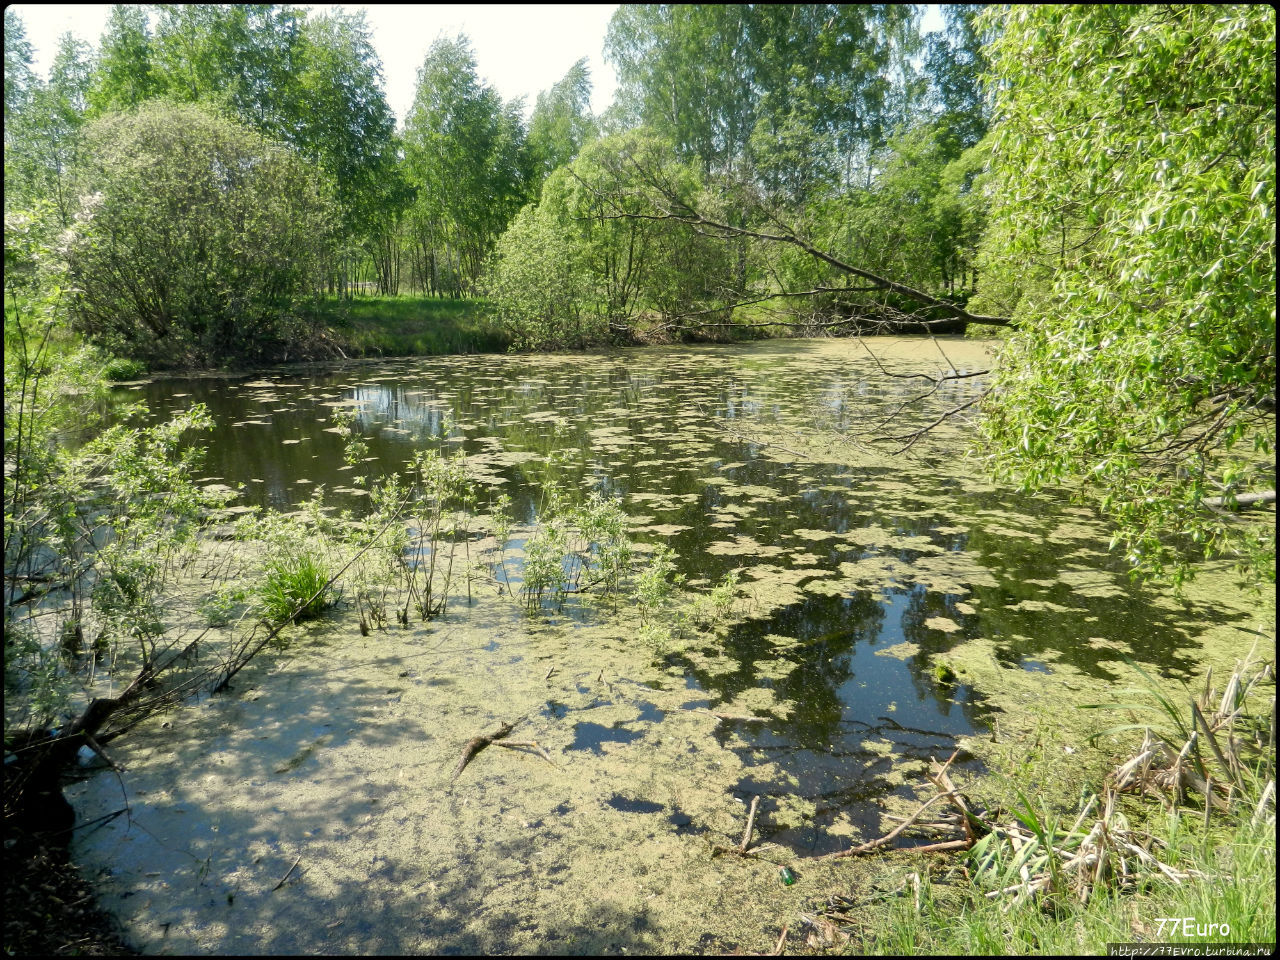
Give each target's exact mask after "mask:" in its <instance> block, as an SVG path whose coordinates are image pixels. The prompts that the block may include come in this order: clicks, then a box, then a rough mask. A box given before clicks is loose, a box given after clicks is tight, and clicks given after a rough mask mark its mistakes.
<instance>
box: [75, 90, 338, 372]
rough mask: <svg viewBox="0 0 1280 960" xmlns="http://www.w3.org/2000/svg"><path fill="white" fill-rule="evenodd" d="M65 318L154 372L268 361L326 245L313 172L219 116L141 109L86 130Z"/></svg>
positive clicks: (323, 206) (284, 341) (287, 340)
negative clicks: (69, 310)
mask: <svg viewBox="0 0 1280 960" xmlns="http://www.w3.org/2000/svg"><path fill="white" fill-rule="evenodd" d="M85 145H86V158H87V159H86V160H85V162H84V163H83V164H82V166H81V168H80V169H79V173H78V180H77V183H78V186H77V192H78V195H79V212H78V213H77V215H76V218H75V221H74V222H73V224H72V227H71V231H70V233H69V235H68V241H69V242H68V243H67V246H66V258H67V266H68V271H69V279H70V287H71V290H72V291H73V293H72V297H71V302H70V309H71V316H72V321H73V324H74V325H75V326H76V327H77V328H78V329H79V330H80V331H81V332H83V333H84V334H85V335H86V336H88V338H89V339H90V340H91V341H93V342H94V343H96V344H97V345H99V346H101V347H104V348H106V349H107V350H109V351H110V352H111V353H113V354H116V355H119V356H122V357H128V358H131V359H135V360H140V361H143V362H146V363H148V364H150V365H151V366H153V367H166V366H167V367H173V366H182V365H193V366H195V365H223V364H226V363H228V362H240V363H245V362H257V361H263V360H270V359H277V358H280V357H281V356H282V355H283V354H285V353H286V352H287V350H288V348H289V346H290V344H292V343H295V342H297V341H300V340H302V339H304V338H305V337H307V336H308V335H309V330H308V328H307V327H306V325H304V324H303V322H302V321H301V320H300V311H299V307H300V304H301V302H302V301H303V300H305V299H307V298H309V297H310V296H311V294H312V293H313V291H314V290H315V289H316V287H317V278H318V276H319V271H320V269H321V265H322V263H323V260H324V257H325V255H326V252H327V250H328V246H329V240H328V238H329V233H330V229H329V224H330V221H331V219H332V218H331V216H330V205H329V203H328V201H327V200H326V197H325V194H326V188H325V186H324V178H323V176H322V175H321V173H320V172H319V171H318V170H317V169H315V168H313V167H311V166H310V165H309V164H307V163H306V162H305V161H303V160H301V159H300V158H298V157H297V156H295V155H294V154H292V153H290V152H289V151H288V150H286V149H285V148H284V147H281V146H279V145H276V144H273V143H270V142H269V141H267V140H264V139H263V138H262V137H261V136H259V135H258V134H256V133H254V132H253V131H251V130H249V129H247V128H245V127H242V126H240V125H239V124H237V123H235V122H234V121H232V120H228V119H226V118H223V117H219V116H216V115H214V114H211V113H209V112H208V111H207V110H206V109H204V108H202V107H199V106H196V105H194V104H175V103H166V102H163V101H153V102H150V103H146V104H144V105H142V106H141V107H139V108H138V109H137V110H136V111H134V112H132V113H121V114H111V115H108V116H105V117H103V118H101V119H100V120H98V121H96V122H95V123H93V124H92V125H91V126H90V127H89V128H87V130H86V133H85Z"/></svg>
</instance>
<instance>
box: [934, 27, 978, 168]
mask: <svg viewBox="0 0 1280 960" xmlns="http://www.w3.org/2000/svg"><path fill="white" fill-rule="evenodd" d="M983 8H984V4H980V3H948V4H944V5H943V7H942V12H943V17H944V18H945V21H946V29H945V30H941V31H937V32H935V33H930V34H928V35H927V36H926V37H925V38H924V45H925V66H924V74H925V78H926V80H927V83H928V88H929V92H928V101H929V106H930V107H931V108H932V109H933V111H934V112H935V115H936V120H935V122H936V123H938V124H939V133H940V134H941V135H942V139H943V142H944V144H945V146H946V147H947V149H948V152H949V154H950V155H951V157H950V158H952V159H954V157H956V156H959V155H960V153H961V152H963V151H964V150H967V149H969V148H970V147H972V146H974V145H976V144H977V143H978V141H979V140H981V139H982V138H983V136H984V135H985V134H986V132H987V129H988V127H989V126H990V124H991V107H990V102H989V100H988V98H987V96H986V94H985V92H984V90H983V88H982V76H983V74H984V73H986V71H987V69H988V64H987V58H986V55H985V54H984V53H983V45H984V44H985V43H987V42H989V41H990V40H991V39H993V37H992V36H990V35H985V34H984V33H983V32H982V31H981V30H979V28H978V15H979V14H980V13H981V12H982V10H983ZM994 22H995V21H989V23H994Z"/></svg>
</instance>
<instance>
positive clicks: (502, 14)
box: [13, 3, 617, 123]
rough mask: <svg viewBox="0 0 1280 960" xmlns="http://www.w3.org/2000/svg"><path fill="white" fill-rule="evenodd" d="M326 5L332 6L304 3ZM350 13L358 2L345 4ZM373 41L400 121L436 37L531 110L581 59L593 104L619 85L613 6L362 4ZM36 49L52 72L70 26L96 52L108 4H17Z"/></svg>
mask: <svg viewBox="0 0 1280 960" xmlns="http://www.w3.org/2000/svg"><path fill="white" fill-rule="evenodd" d="M302 6H306V7H308V8H309V9H313V10H327V9H331V8H332V7H334V6H335V4H304V5H302ZM344 6H345V8H346V9H348V10H356V9H359V8H360V6H361V5H360V4H345V5H344ZM363 6H364V9H365V11H366V14H365V19H366V21H367V22H368V24H369V26H370V28H371V31H372V38H373V46H374V48H375V49H376V50H377V51H378V56H379V57H380V58H381V60H382V75H383V79H384V81H385V84H386V93H387V102H388V103H389V104H390V105H391V109H392V110H394V111H395V113H396V116H397V117H398V118H399V119H400V121H401V122H402V123H403V121H404V118H405V117H406V115H407V114H408V112H409V107H410V106H411V105H412V104H413V94H414V88H415V86H416V85H417V75H418V68H419V67H420V66H422V60H423V58H424V57H425V56H426V54H427V48H428V47H430V46H431V44H432V42H433V41H434V40H435V39H436V38H437V37H438V36H441V35H443V36H446V37H452V36H454V35H456V34H458V33H460V32H461V33H465V34H466V35H467V37H468V38H469V39H470V40H471V49H472V50H473V51H474V53H475V57H476V68H477V71H478V72H479V74H480V76H481V77H482V78H484V79H485V80H486V81H488V82H489V83H490V84H492V85H493V87H494V88H495V89H496V90H497V91H498V93H499V94H501V96H502V98H503V99H504V100H510V99H512V98H514V97H519V96H523V97H525V98H526V103H525V109H526V114H527V112H528V111H530V110H532V109H533V105H534V102H535V101H536V100H537V98H538V93H539V92H540V91H542V90H546V89H547V88H548V87H550V86H551V85H552V84H553V83H555V82H556V81H557V80H560V79H561V78H562V77H563V76H564V75H565V74H566V73H568V72H569V68H570V67H571V66H573V64H574V63H575V62H576V61H577V60H578V59H579V58H581V57H587V58H588V65H589V67H590V70H591V82H592V97H591V108H592V110H593V111H595V112H596V113H600V112H602V111H603V110H604V109H605V108H606V107H607V106H609V104H610V103H612V102H613V92H614V89H615V87H616V85H617V83H616V81H615V79H614V74H613V68H612V67H610V66H609V65H607V64H606V63H605V62H604V56H603V50H604V34H605V30H606V28H607V27H608V25H609V18H610V17H612V16H613V11H614V10H616V9H617V6H616V4H576V5H571V4H543V5H524V4H521V5H517V4H432V3H422V4H364V5H363ZM13 8H14V10H15V11H16V12H17V14H18V15H19V16H20V17H21V18H22V23H23V26H24V27H26V31H27V39H28V40H30V41H31V45H32V47H33V48H34V52H35V68H36V71H37V72H38V73H39V74H40V75H41V76H45V77H47V76H48V69H49V64H50V63H52V61H53V55H54V54H55V53H56V52H57V47H58V38H59V37H61V36H62V34H63V33H65V32H66V31H68V30H70V31H71V32H72V33H73V34H74V35H75V36H76V37H77V38H78V39H80V40H84V41H85V42H87V43H89V44H91V45H92V46H93V47H94V48H95V49H96V48H97V46H98V41H99V39H100V38H101V36H102V31H103V28H104V27H105V26H106V23H107V15H108V14H109V13H110V10H111V7H110V5H109V4H96V3H93V4H90V3H83V4H74V3H73V4H30V3H17V4H13Z"/></svg>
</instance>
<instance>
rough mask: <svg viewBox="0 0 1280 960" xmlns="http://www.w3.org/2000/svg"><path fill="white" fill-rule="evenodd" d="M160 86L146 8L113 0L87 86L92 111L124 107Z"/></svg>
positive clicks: (149, 95) (152, 94)
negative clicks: (92, 73) (89, 82)
mask: <svg viewBox="0 0 1280 960" xmlns="http://www.w3.org/2000/svg"><path fill="white" fill-rule="evenodd" d="M163 90H164V83H163V79H162V78H161V76H160V74H159V72H158V71H157V69H156V66H155V63H154V50H153V43H152V38H151V27H150V24H149V22H148V17H147V11H146V10H145V9H144V8H143V7H141V6H139V5H136V4H116V5H115V6H113V7H112V8H111V15H110V17H109V18H108V19H107V26H106V29H105V30H104V31H103V33H102V40H101V42H100V43H99V45H98V69H97V73H96V75H95V76H94V82H93V85H92V86H91V87H90V89H89V104H90V107H91V108H92V111H93V112H94V113H95V114H103V113H107V112H109V111H111V110H127V109H130V108H132V107H136V106H137V105H138V104H140V103H142V102H143V101H144V100H149V99H151V98H152V97H155V96H158V95H159V94H160V93H161V92H163Z"/></svg>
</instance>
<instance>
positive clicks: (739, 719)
mask: <svg viewBox="0 0 1280 960" xmlns="http://www.w3.org/2000/svg"><path fill="white" fill-rule="evenodd" d="M698 713H705V714H706V715H707V716H708V717H715V718H716V719H717V720H720V721H727V722H729V723H768V722H769V718H768V717H748V716H746V715H744V714H738V713H716V712H715V711H714V710H703V709H701V708H699V709H698Z"/></svg>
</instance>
